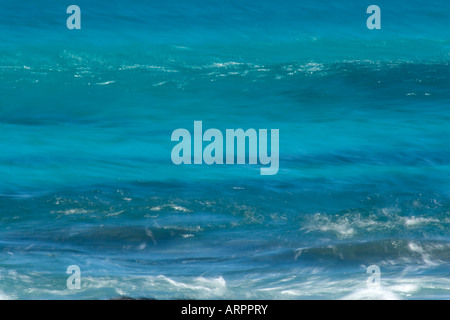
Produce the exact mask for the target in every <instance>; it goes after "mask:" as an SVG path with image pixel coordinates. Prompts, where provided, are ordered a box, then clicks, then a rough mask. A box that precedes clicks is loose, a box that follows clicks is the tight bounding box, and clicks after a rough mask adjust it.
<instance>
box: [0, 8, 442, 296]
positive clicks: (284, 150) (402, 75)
mask: <svg viewBox="0 0 450 320" xmlns="http://www.w3.org/2000/svg"><path fill="white" fill-rule="evenodd" d="M75 2H76V4H77V5H78V6H79V7H80V8H81V12H82V22H81V26H82V27H81V30H68V29H67V27H66V19H67V17H68V14H66V9H67V6H68V5H70V4H75V3H57V2H56V1H47V0H44V1H29V0H25V1H19V2H17V1H16V2H11V1H0V3H1V5H0V6H1V10H0V30H1V31H0V97H1V99H0V128H1V132H2V139H0V150H1V151H2V152H1V153H0V176H1V179H0V252H1V255H0V298H1V299H110V298H118V297H125V296H126V297H132V298H141V297H145V298H155V299H449V298H450V277H449V274H450V232H449V231H450V151H449V150H450V149H449V143H450V125H449V123H450V108H449V106H450V91H449V88H450V64H449V63H450V19H449V15H450V2H448V1H433V0H428V1H424V0H409V1H395V3H393V2H392V1H387V0H380V1H376V3H375V2H374V4H377V5H379V6H380V8H381V10H382V28H381V30H369V29H367V27H366V19H367V17H368V15H367V14H366V9H367V6H368V5H370V4H372V3H361V1H356V0H352V1H345V3H343V2H342V1H329V0H326V1H316V2H314V3H312V2H305V1H290V0H287V1H269V0H267V1H266V0H262V1H261V0H258V1H255V0H240V1H216V0H212V1H207V2H205V1H200V0H188V1H176V0H173V1H167V0H164V1H163V0H152V1H140V0H137V1H114V0H113V1H103V0H100V1H94V2H93V1H87V0H77V1H75ZM194 121H202V123H203V126H204V127H205V128H217V129H218V130H221V131H222V132H225V130H226V129H229V128H233V129H237V128H242V129H244V130H245V129H249V128H254V129H279V148H280V155H279V170H278V172H277V174H276V175H272V176H262V175H260V169H261V166H259V165H222V166H219V165H211V166H209V165H205V164H203V165H179V166H177V165H174V163H173V162H172V161H171V150H172V148H173V147H174V145H175V143H174V142H172V141H171V134H172V132H173V131H174V130H175V129H177V128H193V123H194ZM72 265H76V266H79V268H80V270H81V289H79V290H77V289H75V290H71V289H69V288H68V287H67V279H68V277H69V276H70V275H69V274H67V273H66V270H67V268H68V267H69V266H72ZM372 265H376V266H378V267H379V268H380V270H381V286H380V287H377V288H374V287H368V285H367V279H368V277H369V274H367V273H366V270H367V268H368V267H369V266H372Z"/></svg>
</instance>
